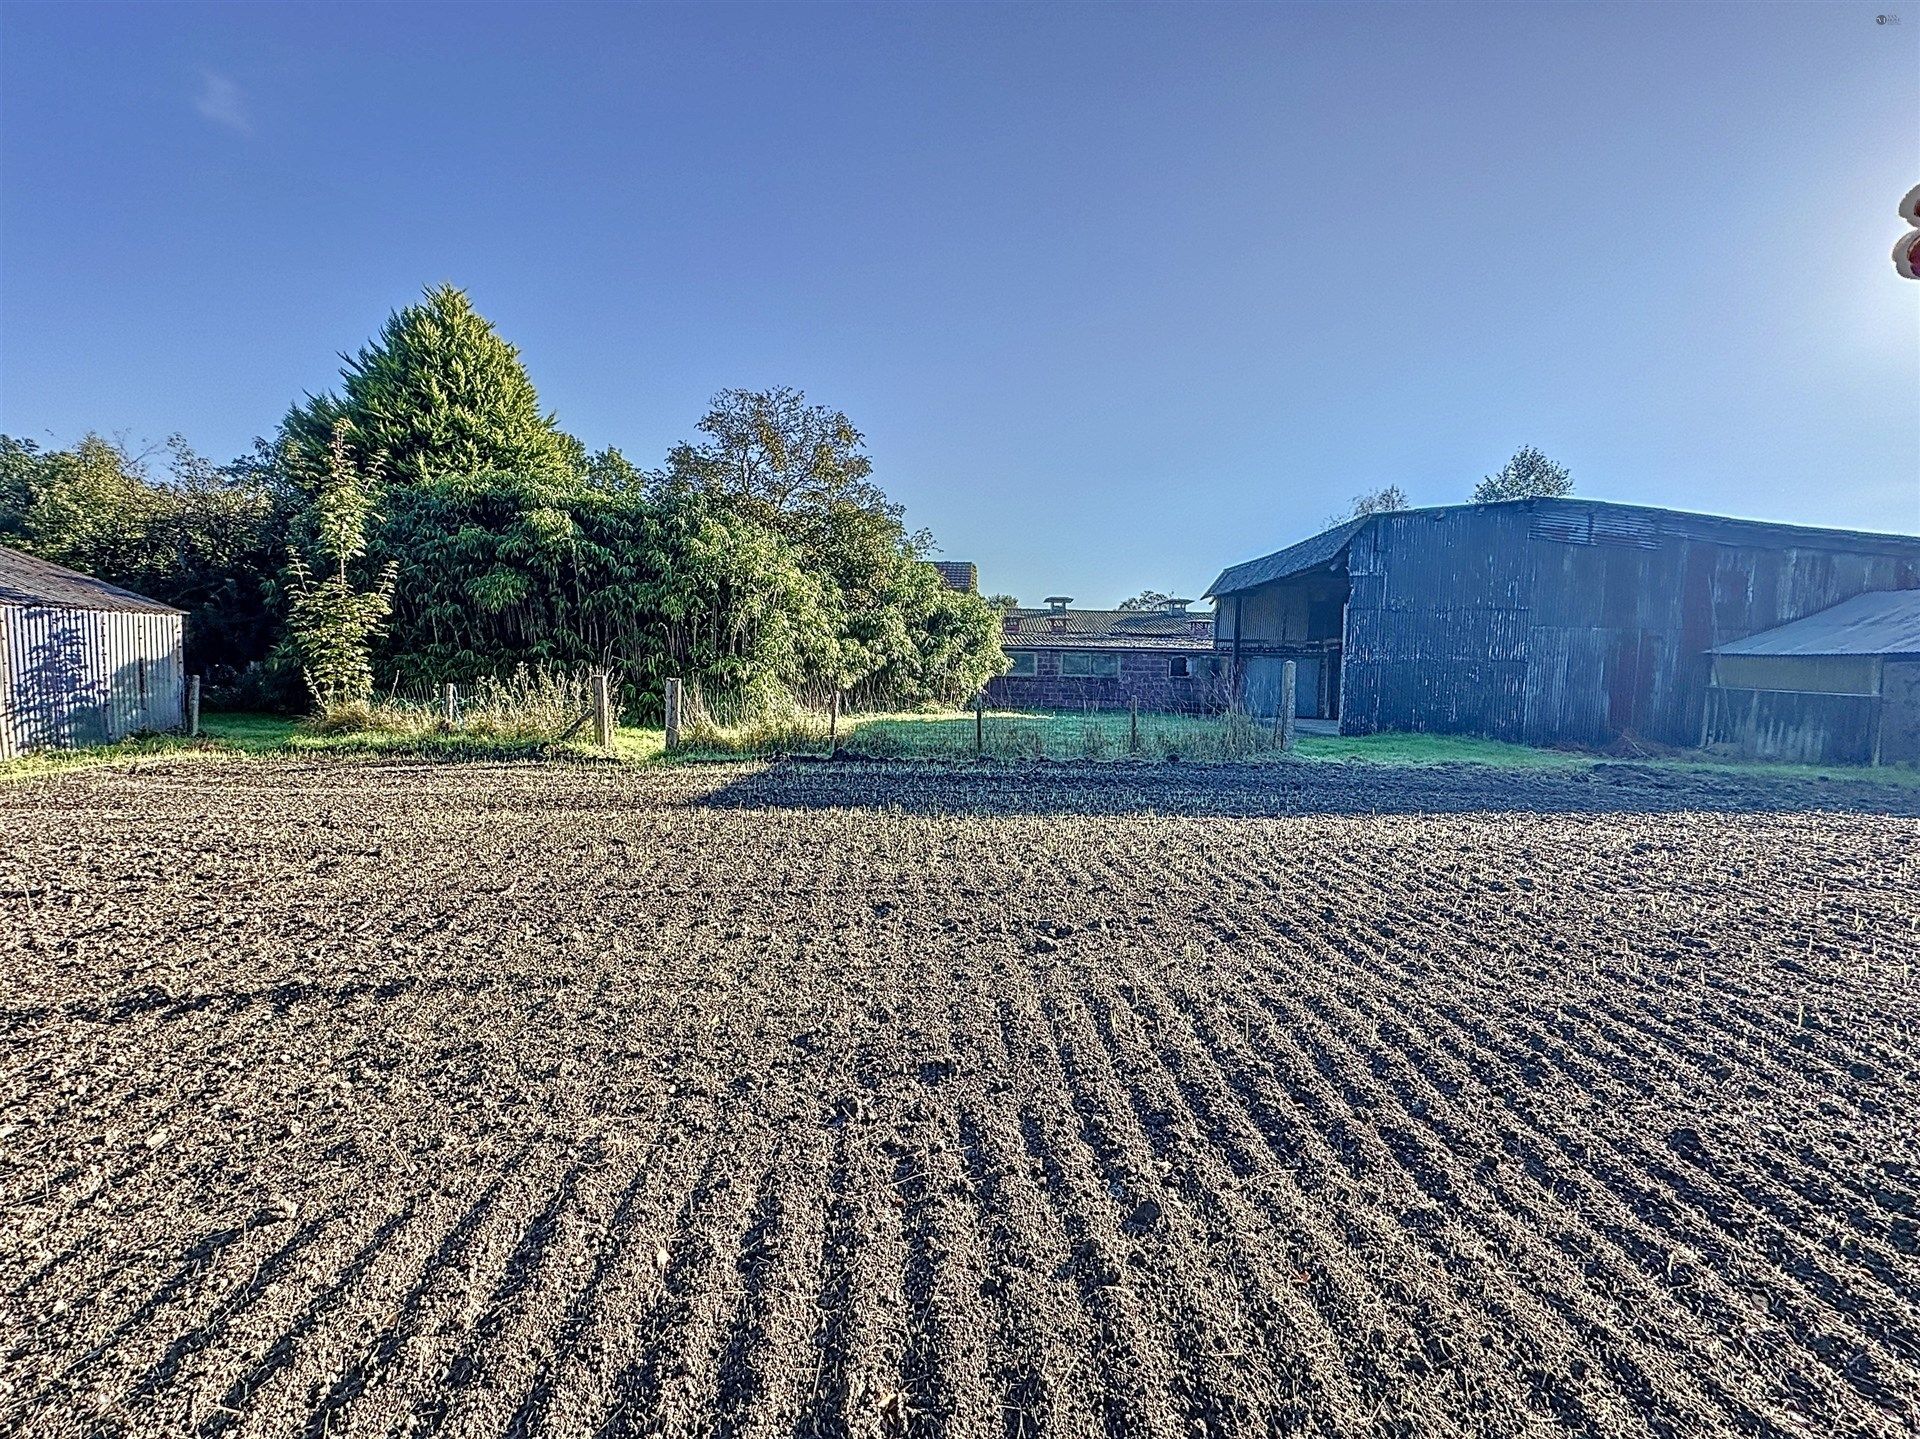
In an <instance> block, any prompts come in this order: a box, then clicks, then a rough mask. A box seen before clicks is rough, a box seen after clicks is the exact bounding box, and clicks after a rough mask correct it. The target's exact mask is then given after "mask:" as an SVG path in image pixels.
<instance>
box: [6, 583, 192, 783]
mask: <svg viewBox="0 0 1920 1439" xmlns="http://www.w3.org/2000/svg"><path fill="white" fill-rule="evenodd" d="M181 619H182V615H181V612H180V611H179V610H177V609H175V608H173V606H171V605H163V604H161V603H160V602H159V601H158V600H150V599H148V598H147V597H146V596H144V595H137V594H135V593H133V591H131V590H123V589H121V588H120V587H119V586H118V585H110V584H108V583H107V582H106V581H104V580H97V579H95V578H94V577H93V576H91V575H83V574H81V573H80V572H79V571H77V570H69V569H65V568H63V567H62V566H60V565H56V564H51V563H49V562H48V561H46V560H43V559H39V558H37V557H35V556H33V555H26V554H21V553H20V552H19V551H18V550H9V549H4V548H0V759H11V758H13V757H14V756H16V755H21V754H25V753H27V752H28V751H30V750H38V749H59V748H70V747H72V746H75V745H85V744H101V743H105V742H106V741H109V740H117V739H124V738H125V737H126V736H128V735H132V734H140V733H143V732H146V731H156V730H171V729H178V728H179V727H180V723H181V719H182V714H183V709H184V705H185V701H186V676H185V673H184V670H185V657H184V655H183V654H182V650H181V640H182V636H181Z"/></svg>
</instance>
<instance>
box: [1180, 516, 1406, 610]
mask: <svg viewBox="0 0 1920 1439" xmlns="http://www.w3.org/2000/svg"><path fill="white" fill-rule="evenodd" d="M1372 519H1373V516H1372V515H1362V516H1361V517H1360V518H1359V519H1356V520H1348V521H1347V522H1346V523H1345V524H1339V525H1335V526H1334V527H1333V528H1332V529H1330V530H1322V531H1321V532H1320V533H1319V534H1317V535H1314V536H1312V537H1311V538H1310V539H1304V540H1302V541H1300V543H1299V544H1297V545H1290V546H1288V547H1287V548H1286V549H1284V550H1281V551H1279V552H1278V553H1277V554H1271V555H1268V556H1266V557H1265V558H1264V559H1258V560H1248V561H1247V562H1246V563H1245V564H1240V565H1231V566H1229V567H1228V568H1226V569H1225V570H1222V571H1221V572H1220V578H1219V579H1217V580H1215V581H1214V582H1213V583H1212V584H1211V585H1208V586H1207V593H1206V596H1205V597H1206V598H1207V599H1213V598H1215V597H1216V596H1219V595H1230V594H1232V593H1234V591H1236V590H1250V589H1253V588H1254V587H1255V586H1256V585H1268V584H1272V583H1273V582H1274V581H1275V580H1284V579H1285V578H1287V576H1288V575H1297V574H1301V573H1302V572H1304V571H1306V570H1312V569H1318V568H1319V567H1320V566H1321V565H1324V564H1327V563H1328V562H1329V561H1332V560H1335V559H1338V558H1339V556H1340V553H1341V551H1343V550H1345V549H1346V547H1347V545H1348V543H1349V542H1351V541H1352V539H1353V537H1354V536H1355V535H1357V534H1359V533H1360V531H1361V530H1362V529H1364V528H1365V527H1366V526H1367V524H1368V523H1369V522H1371V521H1372Z"/></svg>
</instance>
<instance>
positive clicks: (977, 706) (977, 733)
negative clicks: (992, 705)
mask: <svg viewBox="0 0 1920 1439" xmlns="http://www.w3.org/2000/svg"><path fill="white" fill-rule="evenodd" d="M986 752H987V700H986V696H985V695H982V696H981V697H980V698H979V699H977V700H975V701H974V702H973V757H974V758H975V759H979V758H980V757H981V756H982V755H984V754H985V753H986Z"/></svg>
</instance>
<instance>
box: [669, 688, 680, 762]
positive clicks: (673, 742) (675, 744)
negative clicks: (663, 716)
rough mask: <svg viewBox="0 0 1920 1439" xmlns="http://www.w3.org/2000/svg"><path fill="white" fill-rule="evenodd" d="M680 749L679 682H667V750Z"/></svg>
mask: <svg viewBox="0 0 1920 1439" xmlns="http://www.w3.org/2000/svg"><path fill="white" fill-rule="evenodd" d="M679 748H680V681H679V680H668V681H667V750H668V752H669V753H671V752H672V751H674V750H677V749H679Z"/></svg>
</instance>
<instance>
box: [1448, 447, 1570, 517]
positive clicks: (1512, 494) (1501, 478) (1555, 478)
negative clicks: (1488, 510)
mask: <svg viewBox="0 0 1920 1439" xmlns="http://www.w3.org/2000/svg"><path fill="white" fill-rule="evenodd" d="M1572 493H1573V475H1572V474H1571V473H1570V472H1569V471H1568V469H1567V467H1566V466H1565V465H1556V464H1555V463H1554V462H1553V461H1552V460H1550V459H1548V458H1547V457H1546V456H1545V455H1543V454H1541V453H1540V452H1539V451H1538V450H1536V449H1535V448H1534V447H1533V446H1532V445H1522V446H1521V447H1520V448H1519V449H1518V450H1515V451H1514V454H1513V458H1512V459H1510V460H1508V461H1507V463H1506V464H1505V465H1504V466H1503V467H1502V468H1501V469H1500V471H1499V473H1497V474H1492V475H1488V476H1487V477H1486V478H1485V479H1483V480H1482V481H1480V483H1479V484H1477V485H1475V486H1474V487H1473V502H1474V503H1475V504H1476V505H1487V504H1492V503H1494V502H1495V501H1496V500H1531V499H1539V498H1544V499H1558V498H1559V497H1560V496H1562V495H1570V494H1572Z"/></svg>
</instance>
